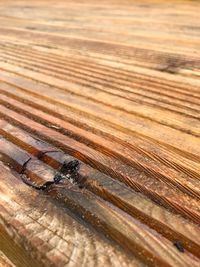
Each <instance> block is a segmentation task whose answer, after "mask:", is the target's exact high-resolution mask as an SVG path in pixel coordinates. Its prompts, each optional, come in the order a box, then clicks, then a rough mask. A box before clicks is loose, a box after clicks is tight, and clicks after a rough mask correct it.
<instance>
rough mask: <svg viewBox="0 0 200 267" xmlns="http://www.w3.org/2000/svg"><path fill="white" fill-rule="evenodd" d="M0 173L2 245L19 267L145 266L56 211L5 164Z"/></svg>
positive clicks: (55, 207)
mask: <svg viewBox="0 0 200 267" xmlns="http://www.w3.org/2000/svg"><path fill="white" fill-rule="evenodd" d="M0 170H1V178H2V179H1V181H0V191H1V196H0V198H1V208H0V217H1V228H2V227H3V229H4V231H6V232H5V234H4V236H3V237H2V236H1V237H2V238H1V241H4V242H3V243H0V244H1V249H2V250H5V251H6V252H7V253H8V252H9V254H8V255H9V258H11V259H12V258H14V260H15V262H16V265H17V266H27V265H29V266H64V265H65V264H68V265H70V266H76V265H77V262H80V261H81V263H82V264H87V265H91V266H92V265H93V264H96V265H97V266H103V265H106V264H109V265H111V266H117V265H118V264H119V265H121V264H126V265H127V266H132V263H134V264H135V265H136V266H143V264H142V263H140V262H139V261H138V260H136V259H135V258H134V257H132V256H130V255H129V256H127V255H125V254H124V252H123V253H122V251H121V250H120V249H119V248H117V247H116V246H115V245H114V244H112V245H111V244H109V243H108V242H107V241H106V240H104V239H102V238H101V237H100V236H99V235H98V234H97V233H95V232H94V231H93V230H87V229H86V228H85V227H83V226H81V225H80V223H79V222H77V221H76V220H75V219H73V218H72V217H71V216H70V215H68V214H67V212H66V209H63V208H60V209H59V208H57V206H56V204H53V203H52V202H50V201H49V199H48V198H46V197H45V196H44V195H43V194H39V193H38V192H36V191H33V190H31V189H30V188H29V187H27V186H26V185H25V184H24V183H23V182H22V181H21V179H20V178H19V177H16V176H14V175H13V174H11V172H10V171H9V169H8V168H7V167H5V166H3V165H2V163H0ZM2 233H3V232H2V231H1V234H2ZM11 238H12V243H13V242H14V243H16V244H17V246H18V248H17V249H16V248H15V247H14V246H13V245H12V248H13V251H11V250H10V251H8V249H10V247H8V248H7V246H6V244H7V242H8V239H11ZM19 246H20V247H19ZM41 251H42V253H41ZM97 251H98V253H97ZM97 255H98V259H99V260H96V256H97ZM17 258H18V260H17ZM110 258H112V261H111V260H110ZM19 260H20V262H19ZM35 261H36V262H35Z"/></svg>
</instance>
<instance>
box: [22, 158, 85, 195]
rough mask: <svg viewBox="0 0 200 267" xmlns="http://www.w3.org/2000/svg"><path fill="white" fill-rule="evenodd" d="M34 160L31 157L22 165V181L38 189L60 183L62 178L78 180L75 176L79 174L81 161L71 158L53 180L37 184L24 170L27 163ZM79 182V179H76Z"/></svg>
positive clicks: (64, 163) (44, 188)
mask: <svg viewBox="0 0 200 267" xmlns="http://www.w3.org/2000/svg"><path fill="white" fill-rule="evenodd" d="M31 160H32V158H29V159H28V160H27V161H26V162H25V163H24V164H23V167H22V171H21V173H20V176H21V179H22V181H23V182H24V183H25V184H27V185H29V186H31V187H33V188H35V189H37V190H46V189H49V187H50V186H51V185H53V184H59V183H60V181H61V180H63V179H68V180H69V181H76V179H75V178H74V177H75V176H77V172H78V170H79V165H80V163H79V161H78V160H71V161H70V162H67V161H64V162H63V164H62V166H61V168H60V170H59V171H58V172H57V173H56V174H55V176H54V179H53V181H47V182H45V183H44V184H43V185H41V186H37V185H35V184H34V182H31V181H30V180H29V179H28V178H27V177H26V176H25V175H24V172H25V170H26V168H27V164H28V163H29V162H30V161H31ZM76 182H77V181H76ZM80 188H81V187H80Z"/></svg>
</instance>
